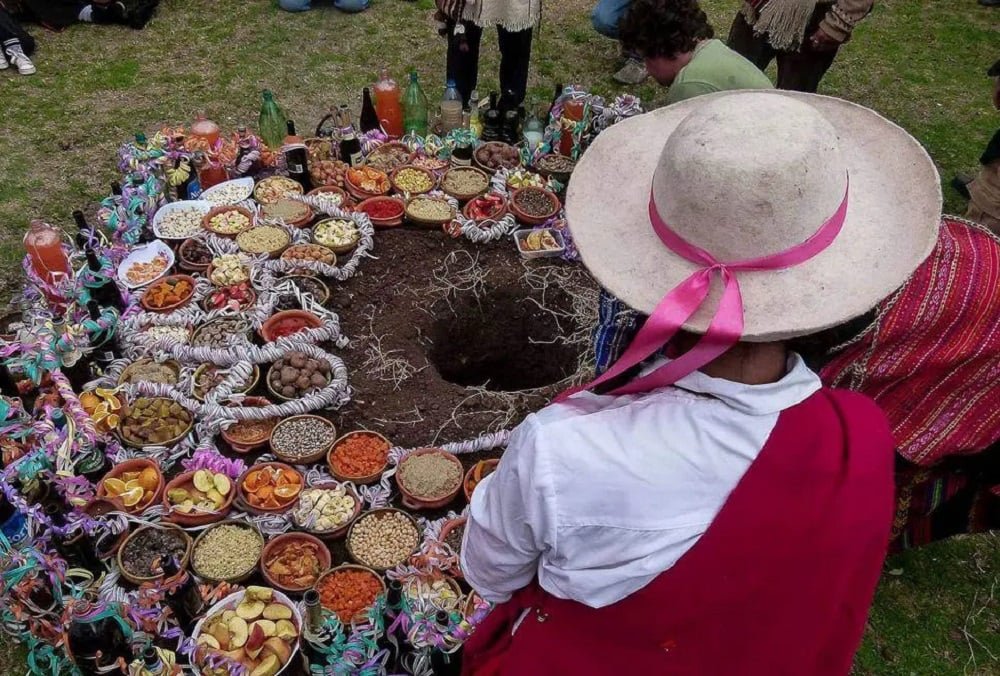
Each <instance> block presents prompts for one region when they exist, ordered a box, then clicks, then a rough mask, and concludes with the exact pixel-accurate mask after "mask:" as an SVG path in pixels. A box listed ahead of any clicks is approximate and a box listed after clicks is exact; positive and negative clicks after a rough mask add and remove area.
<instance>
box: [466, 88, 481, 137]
mask: <svg viewBox="0 0 1000 676" xmlns="http://www.w3.org/2000/svg"><path fill="white" fill-rule="evenodd" d="M469 129H470V130H471V131H472V133H473V134H475V135H476V138H479V137H480V136H482V135H483V118H481V117H480V116H479V92H478V91H476V90H472V94H470V95H469Z"/></svg>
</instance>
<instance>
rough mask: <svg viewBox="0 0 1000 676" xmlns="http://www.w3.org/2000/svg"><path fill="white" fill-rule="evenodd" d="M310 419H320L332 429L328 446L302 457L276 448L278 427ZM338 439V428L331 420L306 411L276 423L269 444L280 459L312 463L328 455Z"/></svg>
mask: <svg viewBox="0 0 1000 676" xmlns="http://www.w3.org/2000/svg"><path fill="white" fill-rule="evenodd" d="M308 419H314V420H319V421H321V422H322V423H323V424H324V425H325V426H326V427H327V428H328V429H329V430H330V444H329V445H328V446H326V447H324V448H322V449H320V450H319V451H316V452H315V453H313V454H312V455H306V456H302V457H301V458H293V457H292V456H290V455H287V454H286V453H284V452H282V451H279V450H278V449H277V448H275V446H274V433H275V432H277V431H278V428H280V427H281V426H282V425H287V424H288V423H290V422H292V421H293V420H308ZM336 439H337V428H336V427H334V425H333V423H332V422H330V421H329V420H327V419H326V418H324V417H322V416H318V415H311V414H308V413H306V414H303V415H293V416H291V417H290V418H285V419H284V420H282V421H281V422H279V423H278V424H277V425H275V426H274V429H272V430H271V437H270V439H269V440H268V444H269V445H270V448H271V452H272V453H273V454H274V457H276V458H277V459H278V460H281V461H283V462H287V463H289V464H295V465H311V464H313V463H314V462H319V461H320V460H322V459H323V458H325V457H326V454H327V453H329V452H330V449H331V448H333V444H334V443H335V442H336Z"/></svg>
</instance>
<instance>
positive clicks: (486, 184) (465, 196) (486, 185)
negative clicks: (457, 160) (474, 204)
mask: <svg viewBox="0 0 1000 676" xmlns="http://www.w3.org/2000/svg"><path fill="white" fill-rule="evenodd" d="M469 171H471V172H476V173H478V174H479V175H480V176H482V183H483V187H482V189H480V190H476V191H474V192H466V193H460V192H456V191H454V190H449V189H448V187H447V180H448V175H449V174H451V173H452V172H456V173H461V172H469ZM489 189H490V177H489V174H487V173H486V172H485V171H483V170H482V169H477V168H476V167H453V168H451V169H449V170H448V171H446V172H445V173H444V176H442V177H441V190H443V191H444V192H446V193H447V194H449V195H451V196H452V197H454V198H455V199H457V200H458V201H459V202H468V201H469V200H471V199H472V198H473V197H479V196H480V195H482V194H483V193H485V192H486V191H487V190H489Z"/></svg>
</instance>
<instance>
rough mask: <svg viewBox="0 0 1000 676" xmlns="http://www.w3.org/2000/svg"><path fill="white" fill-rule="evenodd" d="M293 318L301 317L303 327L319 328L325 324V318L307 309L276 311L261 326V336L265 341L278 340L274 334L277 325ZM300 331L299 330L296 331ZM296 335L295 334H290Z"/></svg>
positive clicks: (303, 328) (304, 328)
mask: <svg viewBox="0 0 1000 676" xmlns="http://www.w3.org/2000/svg"><path fill="white" fill-rule="evenodd" d="M291 319H299V320H301V321H302V329H300V331H301V330H306V329H318V328H320V327H321V326H323V320H322V319H320V318H319V317H317V316H316V315H314V314H313V313H312V312H306V311H305V310H282V311H281V312H276V313H274V314H273V315H271V316H270V317H268V319H267V321H265V322H264V323H263V324H261V326H260V336H261V338H263V339H264V340H265V342H268V343H273V342H274V341H276V340H278V337H277V336H275V335H274V329H275V327H276V326H277V325H278V324H280V323H281V322H286V321H288V320H291ZM296 333H298V331H296ZM289 335H294V334H289Z"/></svg>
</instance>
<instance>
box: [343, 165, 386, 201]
mask: <svg viewBox="0 0 1000 676" xmlns="http://www.w3.org/2000/svg"><path fill="white" fill-rule="evenodd" d="M378 171H381V169H379V170H378ZM388 177H389V174H386V179H388ZM388 183H389V186H388V187H387V188H386V189H385V190H383V191H382V192H368V191H367V190H364V189H363V188H361V187H360V186H358V185H355V184H354V182H353V181H352V180H351V175H350V173H348V174H346V175H345V176H344V185H345V186H346V187H347V192H348V193H349V194H350V195H351V197H353V198H354V199H356V200H366V199H369V198H371V197H384V196H385V195H388V194H389V192H390V191H391V190H392V181H388Z"/></svg>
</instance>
